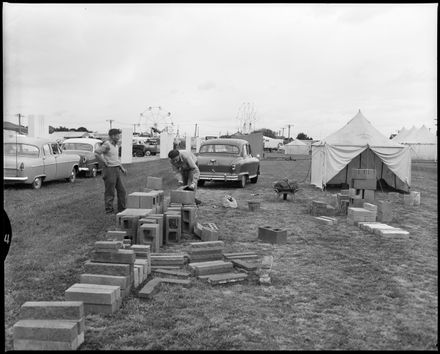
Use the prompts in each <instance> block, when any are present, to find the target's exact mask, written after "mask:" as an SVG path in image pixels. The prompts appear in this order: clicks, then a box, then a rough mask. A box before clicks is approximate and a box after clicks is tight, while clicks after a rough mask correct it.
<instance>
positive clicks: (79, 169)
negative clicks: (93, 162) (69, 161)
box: [78, 167, 90, 172]
mask: <svg viewBox="0 0 440 354" xmlns="http://www.w3.org/2000/svg"><path fill="white" fill-rule="evenodd" d="M78 171H80V172H81V171H87V172H88V171H90V168H88V167H78Z"/></svg>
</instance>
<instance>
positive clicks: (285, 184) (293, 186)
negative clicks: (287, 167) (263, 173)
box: [273, 178, 300, 200]
mask: <svg viewBox="0 0 440 354" xmlns="http://www.w3.org/2000/svg"><path fill="white" fill-rule="evenodd" d="M273 190H274V191H275V193H276V194H277V198H279V197H280V196H281V195H283V200H287V195H288V194H291V195H292V196H294V195H295V193H296V192H298V191H299V190H300V189H299V187H298V183H297V182H296V181H292V182H289V180H288V179H287V178H285V179H283V180H282V181H276V182H274V183H273Z"/></svg>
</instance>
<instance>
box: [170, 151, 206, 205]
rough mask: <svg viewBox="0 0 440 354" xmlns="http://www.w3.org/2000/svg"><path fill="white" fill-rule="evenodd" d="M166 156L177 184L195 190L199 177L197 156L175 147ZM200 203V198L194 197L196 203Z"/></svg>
mask: <svg viewBox="0 0 440 354" xmlns="http://www.w3.org/2000/svg"><path fill="white" fill-rule="evenodd" d="M168 157H169V159H170V162H171V166H172V168H173V171H174V173H175V176H176V178H177V181H178V183H179V185H180V186H182V188H183V189H185V190H192V191H196V190H197V181H198V180H199V177H200V170H199V167H198V166H197V157H196V156H195V155H194V154H193V153H192V152H190V151H184V150H182V151H179V150H176V149H174V150H171V151H170V152H169V153H168ZM200 203H201V202H200V200H198V199H197V198H196V204H200Z"/></svg>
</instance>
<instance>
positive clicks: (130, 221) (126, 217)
mask: <svg viewBox="0 0 440 354" xmlns="http://www.w3.org/2000/svg"><path fill="white" fill-rule="evenodd" d="M152 212H153V211H152V209H138V208H127V209H125V210H124V211H121V212H120V213H117V214H116V229H117V230H118V231H126V232H127V234H128V236H129V238H130V239H131V242H132V243H137V242H136V241H137V240H136V238H137V234H138V221H139V219H141V218H145V217H147V216H148V215H149V214H152Z"/></svg>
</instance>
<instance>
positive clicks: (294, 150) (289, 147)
mask: <svg viewBox="0 0 440 354" xmlns="http://www.w3.org/2000/svg"><path fill="white" fill-rule="evenodd" d="M284 154H288V155H308V154H309V147H308V145H307V144H305V143H303V142H302V141H299V140H298V139H293V140H292V141H291V142H290V143H288V144H286V145H284Z"/></svg>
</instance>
